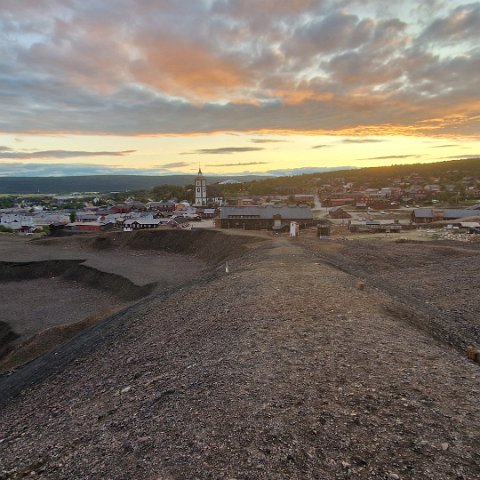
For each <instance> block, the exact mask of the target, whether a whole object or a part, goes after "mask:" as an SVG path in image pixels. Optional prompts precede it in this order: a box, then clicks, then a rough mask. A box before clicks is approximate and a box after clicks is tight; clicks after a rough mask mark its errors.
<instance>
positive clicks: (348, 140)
mask: <svg viewBox="0 0 480 480" xmlns="http://www.w3.org/2000/svg"><path fill="white" fill-rule="evenodd" d="M383 141H384V140H380V139H377V138H344V139H343V140H342V141H341V143H380V142H383Z"/></svg>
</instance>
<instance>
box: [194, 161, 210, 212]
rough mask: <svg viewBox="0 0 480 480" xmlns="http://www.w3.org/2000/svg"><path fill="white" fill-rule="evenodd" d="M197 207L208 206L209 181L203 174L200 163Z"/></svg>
mask: <svg viewBox="0 0 480 480" xmlns="http://www.w3.org/2000/svg"><path fill="white" fill-rule="evenodd" d="M194 205H195V206H196V207H206V206H207V181H206V180H205V177H204V176H203V174H202V169H201V168H200V164H199V165H198V175H197V177H196V178H195V203H194Z"/></svg>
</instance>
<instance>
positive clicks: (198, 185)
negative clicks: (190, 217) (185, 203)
mask: <svg viewBox="0 0 480 480" xmlns="http://www.w3.org/2000/svg"><path fill="white" fill-rule="evenodd" d="M223 200H224V199H223V194H222V193H221V192H219V191H218V190H217V189H216V188H214V187H207V180H206V178H205V177H204V176H203V174H202V169H201V168H200V167H199V168H198V174H197V176H196V177H195V201H194V203H193V206H194V207H209V206H221V205H223V203H224V202H223Z"/></svg>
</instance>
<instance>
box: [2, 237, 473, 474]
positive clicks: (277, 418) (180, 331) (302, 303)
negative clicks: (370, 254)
mask: <svg viewBox="0 0 480 480" xmlns="http://www.w3.org/2000/svg"><path fill="white" fill-rule="evenodd" d="M322 248H323V247H322ZM342 248H343V246H342V245H341V244H332V246H328V247H326V251H323V250H322V252H320V251H316V250H315V248H314V245H313V244H312V245H310V244H302V243H301V242H295V241H292V240H288V239H286V238H281V237H280V238H275V239H274V240H273V241H272V242H270V243H268V244H265V243H264V244H261V245H258V246H257V248H255V249H250V250H248V251H247V253H246V254H245V255H243V256H242V257H237V258H234V259H231V260H229V266H230V269H229V272H230V273H228V274H227V273H226V272H225V271H224V269H223V270H222V269H220V268H218V269H217V270H216V271H215V273H214V274H210V275H209V276H208V277H204V278H203V279H202V280H201V281H198V282H193V283H191V284H190V285H187V286H184V287H182V288H179V289H177V290H175V291H172V292H171V293H170V294H169V295H166V296H153V297H150V298H149V299H148V300H144V301H143V303H142V304H141V305H139V306H137V307H136V308H133V309H131V310H130V311H129V312H127V313H125V314H123V315H122V318H121V322H119V323H117V324H116V325H117V328H116V332H117V333H116V334H115V335H112V336H110V337H108V338H106V339H105V340H104V341H103V342H101V343H99V344H98V345H97V347H96V348H95V349H91V350H90V351H89V352H88V355H87V354H85V355H80V356H78V357H77V358H76V361H75V362H74V363H72V364H70V365H69V366H68V367H67V368H64V369H62V370H61V371H59V372H58V373H57V374H56V375H55V376H53V377H50V378H48V379H47V380H46V381H44V382H43V383H42V384H41V385H37V386H35V387H33V388H31V389H30V391H28V392H25V393H24V394H23V395H22V396H21V397H18V398H17V399H16V400H13V401H11V402H10V403H9V404H8V405H7V406H6V407H4V409H3V411H1V412H0V478H2V476H3V478H11V479H17V478H23V477H25V476H35V477H36V478H45V479H64V478H75V479H97V478H112V479H113V478H115V479H132V478H135V479H162V480H169V479H239V480H240V479H245V480H246V479H283V478H285V479H287V478H288V479H344V478H355V479H379V480H380V479H382V480H385V479H420V478H421V479H437V480H438V479H453V478H455V479H473V478H479V477H480V455H479V451H478V441H479V439H480V438H479V431H480V418H479V415H478V395H479V393H480V391H479V381H480V371H479V368H478V365H476V364H474V363H473V362H470V361H468V360H467V359H466V358H465V357H464V356H463V355H461V354H459V353H458V352H457V351H456V350H455V349H453V348H450V347H448V346H446V344H445V343H443V342H440V341H436V340H435V339H433V338H432V336H431V335H430V334H429V333H428V332H427V331H426V330H420V329H418V328H417V327H416V326H412V324H410V323H408V322H405V321H403V320H402V319H400V318H398V317H397V316H395V315H391V314H390V313H389V311H391V309H392V308H393V307H394V306H395V305H396V302H397V300H396V298H392V297H391V295H389V294H388V292H387V291H386V290H385V291H383V290H380V289H377V288H376V287H374V286H372V285H371V284H369V281H368V279H367V280H366V281H365V282H364V283H363V284H362V285H363V286H360V285H359V278H358V276H356V275H353V274H351V273H348V272H346V271H342V270H341V269H340V268H338V267H337V266H333V265H331V263H332V260H331V259H327V260H324V259H323V258H322V255H323V256H324V257H325V258H326V257H327V255H332V256H333V255H339V256H341V249H342ZM352 248H354V247H352ZM372 248H373V247H372V246H370V249H372ZM385 248H388V247H385ZM408 248H416V246H412V245H409V246H408ZM362 252H365V250H362V247H360V249H359V250H358V254H361V253H362ZM393 256H394V257H395V255H393ZM453 258H457V257H455V256H454V257H453ZM356 260H358V261H359V263H362V262H364V263H368V260H362V259H361V258H360V257H359V256H354V255H352V256H351V257H349V261H350V262H351V263H352V264H355V261H356ZM470 261H471V262H477V263H478V257H476V256H472V257H471V259H470ZM386 263H388V262H386ZM391 268H393V267H391ZM358 271H359V272H365V269H364V267H363V266H362V267H361V268H360V267H359V268H358ZM378 272H379V273H382V271H381V270H378ZM387 273H388V271H387ZM387 273H385V275H387ZM397 277H398V275H397Z"/></svg>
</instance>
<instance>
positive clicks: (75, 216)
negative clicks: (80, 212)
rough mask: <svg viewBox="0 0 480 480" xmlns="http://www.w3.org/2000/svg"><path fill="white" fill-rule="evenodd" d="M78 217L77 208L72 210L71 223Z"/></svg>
mask: <svg viewBox="0 0 480 480" xmlns="http://www.w3.org/2000/svg"><path fill="white" fill-rule="evenodd" d="M76 219H77V212H76V211H75V210H72V211H71V212H70V223H73V222H74V221H75V220H76Z"/></svg>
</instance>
